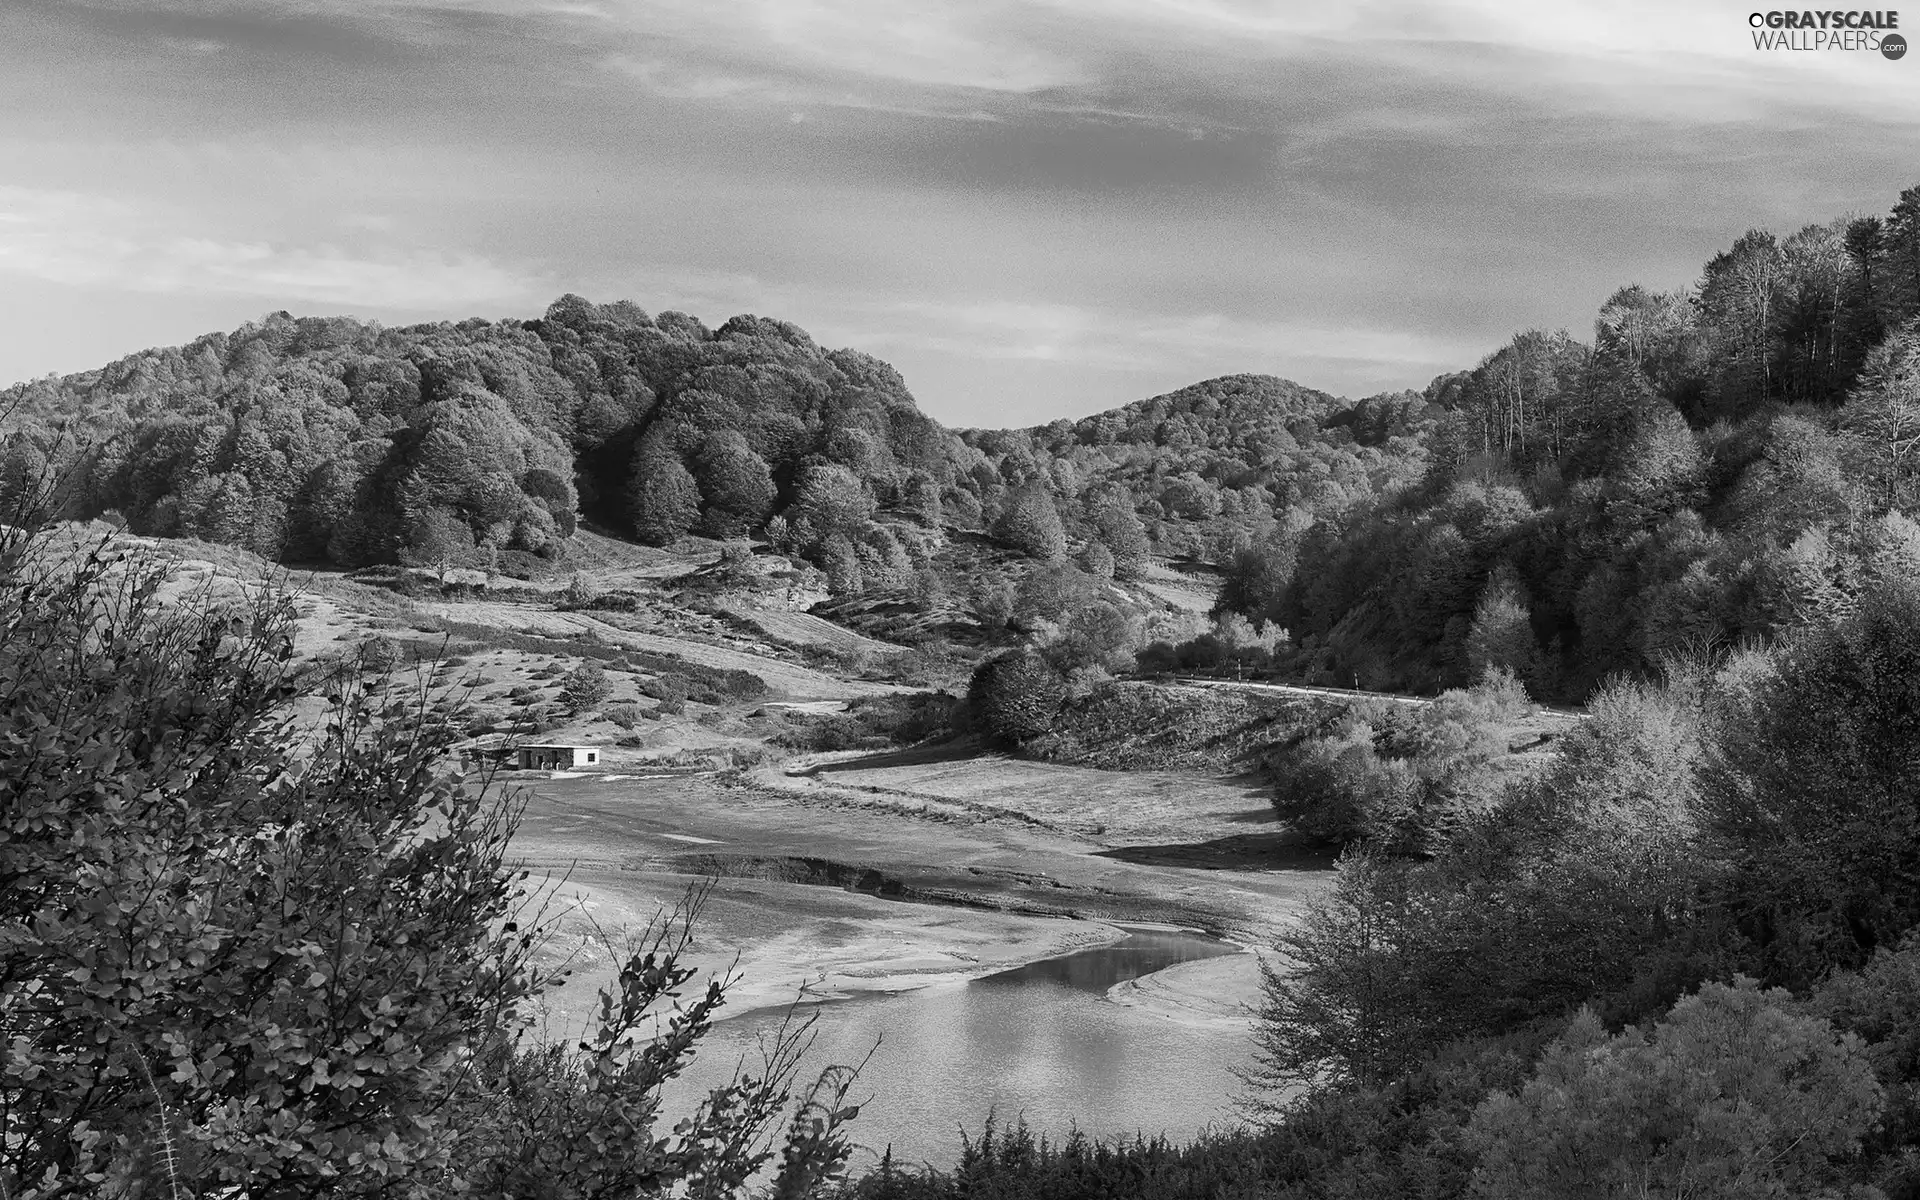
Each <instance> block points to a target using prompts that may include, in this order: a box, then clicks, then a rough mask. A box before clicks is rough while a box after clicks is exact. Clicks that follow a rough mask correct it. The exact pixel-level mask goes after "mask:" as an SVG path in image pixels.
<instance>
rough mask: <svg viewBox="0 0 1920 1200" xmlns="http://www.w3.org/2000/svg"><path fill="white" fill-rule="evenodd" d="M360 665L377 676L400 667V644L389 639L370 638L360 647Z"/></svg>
mask: <svg viewBox="0 0 1920 1200" xmlns="http://www.w3.org/2000/svg"><path fill="white" fill-rule="evenodd" d="M360 665H361V666H363V667H365V668H366V669H367V670H369V671H372V672H374V673H375V674H381V673H384V672H387V671H391V670H394V669H395V668H396V667H398V666H399V665H400V644H399V643H398V642H396V641H394V640H393V639H392V638H389V637H376V638H369V639H367V640H366V641H365V642H363V643H361V646H360Z"/></svg>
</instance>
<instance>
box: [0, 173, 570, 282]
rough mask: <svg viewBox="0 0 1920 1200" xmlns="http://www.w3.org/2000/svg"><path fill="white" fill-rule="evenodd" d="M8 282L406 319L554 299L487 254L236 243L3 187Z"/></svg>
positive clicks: (1, 241) (77, 198)
mask: <svg viewBox="0 0 1920 1200" xmlns="http://www.w3.org/2000/svg"><path fill="white" fill-rule="evenodd" d="M0 272H8V273H12V274H16V275H23V276H27V277H30V278H33V279H40V280H45V281H48V282H52V283H59V284H65V285H69V286H74V287H93V288H114V289H121V290H128V291H136V292H146V293H158V294H174V295H208V294H225V295H244V296H256V297H262V298H271V299H279V300H285V301H289V302H294V301H298V302H304V303H312V304H330V305H364V306H372V307H379V308H394V309H423V308H445V307H466V306H471V305H475V304H482V303H497V302H527V303H531V302H532V301H534V300H535V299H537V298H539V297H541V296H545V295H548V294H551V293H553V292H554V288H553V287H552V285H550V284H548V283H545V282H542V281H538V280H536V279H534V278H532V277H530V276H527V275H523V274H520V273H518V272H515V271H512V270H509V269H507V268H504V267H502V266H500V265H498V264H496V263H493V262H490V261H488V260H487V259H486V258H484V257H481V256H479V255H476V254H470V253H469V254H454V255H436V254H432V253H428V252H423V251H418V250H410V251H388V252H384V253H382V252H373V253H365V252H363V253H359V254H355V253H350V252H348V251H345V250H342V249H341V248H339V247H337V246H331V245H297V244H285V243H272V242H265V241H235V240H230V239H223V238H220V237H213V236H205V235H202V234H199V233H197V232H194V231H191V230H189V229H185V228H181V227H180V226H179V225H178V224H176V223H171V222H168V221H166V220H163V219H161V217H160V216H159V215H158V214H156V213H153V212H149V211H147V210H144V209H142V208H140V207H138V206H135V205H130V204H127V203H125V202H122V201H117V200H112V199H107V198H104V197H99V196H91V195H85V194H78V193H71V192H58V191H48V190H37V189H29V188H19V187H7V186H0Z"/></svg>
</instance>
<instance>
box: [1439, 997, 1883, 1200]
mask: <svg viewBox="0 0 1920 1200" xmlns="http://www.w3.org/2000/svg"><path fill="white" fill-rule="evenodd" d="M1881 1104H1882V1093H1881V1088H1880V1085H1879V1083H1878V1082H1877V1081H1876V1080H1875V1078H1874V1074H1873V1070H1872V1068H1871V1066H1870V1065H1869V1062H1868V1059H1867V1055H1866V1053H1865V1049H1864V1047H1863V1045H1862V1044H1861V1042H1860V1040H1859V1039H1858V1038H1855V1037H1852V1036H1851V1035H1838V1036H1837V1035H1836V1034H1835V1033H1834V1030H1833V1028H1832V1027H1831V1026H1830V1025H1828V1024H1827V1022H1826V1021H1824V1020H1822V1019H1820V1018H1819V1017H1814V1016H1806V1015H1802V1014H1800V1013H1798V1012H1796V1011H1794V1006H1793V1004H1792V1002H1791V1001H1790V999H1789V998H1788V996H1787V994H1786V993H1785V992H1784V991H1781V990H1779V989H1774V990H1770V991H1762V990H1761V989H1760V988H1759V987H1758V986H1757V985H1756V984H1755V983H1754V981H1753V980H1751V979H1741V980H1737V981H1735V983H1734V984H1733V985H1731V986H1728V985H1725V984H1710V985H1708V986H1707V987H1704V988H1702V989H1701V990H1700V991H1699V993H1698V994H1696V995H1693V996H1689V997H1687V998H1686V999H1684V1000H1682V1001H1680V1003H1678V1004H1676V1005H1674V1007H1673V1010H1672V1011H1671V1012H1670V1013H1669V1014H1668V1015H1667V1016H1666V1017H1665V1018H1664V1019H1663V1020H1661V1021H1660V1022H1659V1023H1658V1024H1656V1025H1655V1026H1654V1027H1653V1028H1652V1029H1650V1030H1640V1029H1636V1028H1633V1027H1629V1028H1627V1029H1626V1030H1624V1031H1623V1032H1621V1033H1619V1034H1617V1035H1614V1036H1612V1037H1609V1036H1607V1034H1606V1032H1605V1030H1604V1029H1603V1027H1602V1026H1601V1023H1600V1021H1599V1020H1598V1019H1597V1018H1596V1017H1595V1016H1594V1015H1593V1014H1592V1013H1591V1012H1583V1013H1582V1014H1581V1015H1580V1016H1579V1017H1578V1018H1577V1019H1575V1021H1574V1022H1573V1024H1572V1025H1571V1026H1570V1027H1569V1028H1568V1030H1567V1032H1566V1033H1565V1034H1563V1035H1562V1036H1561V1037H1560V1038H1559V1039H1558V1040H1557V1041H1556V1042H1555V1043H1554V1044H1553V1046H1552V1047H1550V1048H1549V1049H1548V1051H1547V1053H1546V1055H1545V1057H1544V1058H1543V1059H1542V1060H1541V1063H1540V1066H1539V1068H1538V1070H1537V1071H1536V1072H1535V1074H1534V1077H1533V1078H1532V1079H1530V1080H1528V1081H1527V1084H1526V1086H1525V1087H1523V1088H1522V1089H1520V1091H1519V1093H1518V1094H1517V1095H1507V1094H1505V1093H1497V1094H1495V1095H1494V1096H1493V1097H1492V1098H1490V1099H1489V1100H1488V1101H1487V1102H1486V1103H1485V1104H1483V1105H1482V1106H1481V1107H1480V1110H1479V1112H1477V1113H1476V1114H1475V1115H1474V1120H1473V1129H1472V1136H1473V1140H1474V1142H1475V1143H1476V1145H1477V1146H1478V1147H1479V1148H1480V1149H1481V1152H1482V1156H1481V1161H1480V1165H1479V1167H1478V1168H1477V1169H1476V1170H1475V1172H1474V1186H1473V1194H1474V1195H1475V1196H1476V1197H1484V1198H1485V1200H1507V1198H1515V1200H1518V1198H1520V1197H1543V1198H1560V1197H1565V1198H1567V1200H1575V1198H1579V1200H1585V1198H1587V1197H1604V1196H1617V1195H1622V1194H1629V1193H1639V1194H1652V1195H1686V1196H1707V1197H1725V1198H1726V1200H1734V1198H1736V1197H1741V1198H1744V1197H1749V1196H1777V1197H1782V1198H1785V1197H1799V1196H1812V1195H1816V1194H1817V1195H1825V1196H1834V1197H1838V1196H1840V1195H1842V1191H1841V1187H1842V1185H1844V1184H1845V1182H1846V1175H1845V1174H1844V1173H1843V1172H1842V1171H1841V1170H1839V1169H1838V1163H1837V1162H1836V1160H1842V1159H1845V1158H1847V1157H1849V1156H1851V1155H1853V1154H1854V1153H1856V1152H1857V1151H1858V1150H1859V1148H1860V1140H1861V1138H1862V1136H1863V1135H1864V1134H1866V1133H1867V1131H1868V1130H1869V1129H1870V1128H1871V1127H1872V1126H1873V1124H1874V1120H1875V1118H1876V1116H1877V1115H1878V1113H1879V1111H1880V1107H1881ZM1828 1189H1831V1190H1828ZM1850 1194H1852V1195H1855V1196H1859V1197H1862V1198H1863V1200H1864V1197H1866V1196H1869V1195H1877V1194H1878V1193H1876V1192H1868V1191H1867V1190H1865V1189H1860V1190H1856V1191H1852V1192H1851V1193H1850Z"/></svg>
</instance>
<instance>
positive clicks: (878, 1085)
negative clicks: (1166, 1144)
mask: <svg viewBox="0 0 1920 1200" xmlns="http://www.w3.org/2000/svg"><path fill="white" fill-rule="evenodd" d="M1247 959H1248V956H1247V955H1245V954H1244V953H1235V947H1233V946H1230V945H1225V944H1222V943H1220V942H1216V941H1214V940H1212V939H1210V938H1203V937H1198V936H1195V935H1192V934H1187V933H1178V932H1170V931H1152V930H1134V931H1131V932H1130V935H1129V936H1128V937H1127V938H1126V939H1124V940H1122V941H1119V942H1116V943H1114V944H1112V945H1109V946H1102V947H1097V948H1094V949H1089V950H1082V951H1076V952H1074V953H1072V954H1069V955H1065V956H1062V957H1059V958H1052V959H1045V960H1042V961H1040V962H1037V963H1032V964H1028V965H1026V966H1022V967H1018V968H1014V969H1013V970H1009V971H1005V972H1001V973H998V974H995V975H990V976H987V977H985V978H981V979H976V980H973V981H970V982H967V981H961V982H949V983H941V984H935V985H932V986H928V987H924V988H918V989H915V990H912V991H906V992H900V993H897V994H893V995H885V994H877V993H876V994H867V995H863V996H859V997H855V998H852V999H848V1000H843V1001H838V1002H834V1003H828V1004H822V1005H818V1006H816V1007H815V1009H814V1010H813V1011H814V1012H815V1013H816V1014H817V1017H818V1020H817V1023H816V1024H815V1026H814V1035H815V1036H814V1045H813V1050H812V1052H811V1053H810V1054H809V1055H808V1056H807V1058H806V1060H805V1062H804V1064H803V1068H802V1075H803V1077H805V1078H809V1079H810V1078H811V1077H812V1076H813V1075H815V1074H817V1073H818V1072H819V1070H820V1068H822V1067H824V1066H826V1065H828V1064H831V1063H858V1062H860V1061H861V1060H863V1059H866V1060H867V1065H866V1068H865V1070H864V1072H863V1073H862V1075H861V1078H860V1081H859V1082H858V1083H857V1084H856V1085H855V1087H854V1090H853V1093H852V1096H853V1098H854V1099H856V1100H858V1101H861V1102H863V1106H862V1108H861V1111H860V1116H859V1118H858V1119H857V1120H856V1121H855V1122H854V1123H853V1124H852V1126H851V1127H850V1130H851V1134H852V1137H853V1139H854V1141H855V1142H856V1143H857V1144H858V1145H860V1146H862V1147H864V1148H866V1150H868V1151H870V1152H871V1153H872V1154H875V1155H877V1154H879V1153H880V1152H881V1151H882V1150H884V1149H885V1148H886V1147H888V1146H891V1147H892V1148H893V1155H894V1159H895V1161H896V1162H901V1163H906V1164H913V1163H920V1162H931V1163H933V1164H935V1165H936V1166H951V1165H952V1162H953V1160H954V1158H955V1157H956V1156H957V1155H958V1153H959V1150H960V1138H959V1134H958V1131H959V1130H960V1129H965V1130H967V1131H968V1133H969V1135H970V1136H972V1135H977V1134H978V1133H979V1130H980V1127H981V1123H982V1122H983V1121H984V1120H985V1118H986V1116H987V1114H988V1112H989V1111H993V1112H996V1113H997V1114H998V1118H999V1121H1000V1123H1001V1124H1002V1125H1011V1124H1012V1123H1013V1122H1015V1121H1016V1120H1025V1121H1026V1123H1027V1125H1028V1126H1029V1128H1031V1129H1033V1130H1034V1131H1035V1132H1036V1133H1045V1134H1047V1135H1048V1136H1049V1137H1050V1138H1052V1139H1053V1140H1054V1141H1056V1142H1058V1141H1059V1140H1060V1139H1062V1138H1063V1137H1065V1136H1066V1135H1067V1134H1068V1133H1069V1131H1071V1130H1072V1129H1073V1128H1075V1127H1076V1126H1077V1127H1078V1128H1079V1129H1081V1130H1083V1131H1084V1132H1086V1133H1087V1134H1088V1135H1089V1136H1093V1137H1116V1136H1131V1135H1132V1134H1135V1133H1144V1134H1146V1135H1147V1136H1149V1137H1151V1136H1155V1135H1158V1134H1163V1133H1164V1134H1167V1135H1170V1136H1172V1137H1174V1138H1175V1139H1186V1138H1190V1137H1191V1136H1192V1135H1194V1134H1195V1133H1197V1132H1199V1131H1200V1130H1201V1129H1202V1128H1203V1127H1205V1126H1206V1125H1207V1124H1209V1123H1210V1122H1218V1123H1225V1122H1230V1121H1231V1120H1232V1117H1233V1111H1232V1097H1233V1095H1234V1093H1235V1091H1236V1089H1237V1086H1238V1085H1237V1081H1236V1080H1235V1078H1234V1076H1233V1068H1234V1067H1236V1066H1240V1065H1244V1063H1245V1061H1246V1058H1247V1054H1248V1049H1249V1043H1248V1027H1247V1022H1246V1020H1245V1018H1244V1017H1243V1016H1241V1015H1239V1014H1237V1013H1236V1014H1233V1015H1230V1016H1224V1017H1209V1016H1207V1015H1205V1014H1197V1013H1189V1012H1181V1011H1177V1010H1176V1011H1168V1010H1165V1009H1161V1008H1158V1007H1156V1006H1151V1005H1138V1004H1129V1003H1125V1002H1116V1000H1115V999H1110V998H1109V996H1110V995H1111V994H1112V993H1113V991H1114V990H1115V989H1116V988H1122V989H1124V988H1126V987H1127V985H1129V984H1131V983H1132V982H1133V981H1136V980H1139V979H1141V978H1142V977H1143V976H1144V977H1145V978H1146V979H1148V980H1154V979H1166V980H1167V981H1170V982H1171V981H1174V980H1176V979H1177V977H1178V976H1180V975H1181V974H1182V973H1183V972H1189V973H1191V972H1194V971H1195V970H1196V969H1197V968H1210V970H1211V973H1213V974H1215V975H1217V974H1218V973H1219V971H1220V968H1221V967H1222V966H1223V965H1224V966H1226V967H1228V968H1231V969H1236V970H1249V969H1251V963H1250V962H1248V961H1247ZM780 1019H781V1018H780V1015H779V1014H777V1013H770V1012H760V1013H755V1014H752V1015H749V1016H745V1017H739V1018H736V1019H733V1020H729V1021H724V1022H722V1023H721V1024H720V1026H719V1027H718V1028H717V1029H716V1030H715V1032H714V1033H713V1034H712V1035H710V1036H709V1038H708V1039H707V1040H706V1041H705V1042H704V1043H703V1045H702V1049H701V1052H700V1056H701V1061H700V1062H699V1063H698V1064H697V1065H696V1067H695V1068H694V1069H693V1070H691V1071H689V1072H688V1074H687V1076H686V1077H684V1078H683V1079H682V1080H680V1081H677V1082H676V1084H675V1086H674V1089H673V1091H672V1092H671V1093H670V1100H677V1101H679V1102H680V1103H682V1104H684V1103H685V1102H687V1101H690V1100H692V1099H694V1098H697V1097H698V1096H700V1095H701V1094H703V1093H704V1092H705V1091H706V1089H708V1088H710V1087H712V1086H714V1085H715V1084H717V1083H719V1082H721V1081H723V1080H724V1079H725V1078H726V1077H727V1075H728V1073H729V1072H730V1070H731V1068H732V1067H733V1065H734V1064H735V1063H736V1062H737V1061H739V1059H740V1057H741V1056H742V1055H745V1056H746V1058H747V1061H748V1062H749V1064H752V1063H754V1062H757V1061H758V1059H757V1046H758V1044H759V1042H760V1041H761V1040H762V1039H766V1038H770V1037H771V1036H772V1035H773V1034H774V1033H775V1032H776V1031H777V1029H778V1027H779V1024H780ZM869 1052H871V1058H868V1054H869ZM860 1160H861V1161H862V1162H866V1161H870V1160H867V1158H866V1156H865V1155H864V1154H863V1155H861V1156H860Z"/></svg>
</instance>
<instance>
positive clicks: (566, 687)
mask: <svg viewBox="0 0 1920 1200" xmlns="http://www.w3.org/2000/svg"><path fill="white" fill-rule="evenodd" d="M612 694H613V683H612V681H611V680H609V679H608V678H607V673H606V671H605V670H603V669H601V666H600V664H599V663H596V662H592V661H588V662H583V663H581V664H580V665H579V666H577V667H575V668H574V669H573V670H571V671H569V672H567V674H566V677H565V678H564V679H562V680H561V681H560V699H561V701H562V702H563V703H565V704H566V706H567V707H568V708H569V709H571V710H572V711H574V712H586V711H588V710H590V709H595V708H598V707H600V706H601V705H602V704H604V703H606V700H607V697H608V696H611V695H612Z"/></svg>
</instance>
